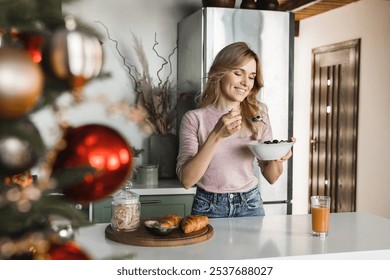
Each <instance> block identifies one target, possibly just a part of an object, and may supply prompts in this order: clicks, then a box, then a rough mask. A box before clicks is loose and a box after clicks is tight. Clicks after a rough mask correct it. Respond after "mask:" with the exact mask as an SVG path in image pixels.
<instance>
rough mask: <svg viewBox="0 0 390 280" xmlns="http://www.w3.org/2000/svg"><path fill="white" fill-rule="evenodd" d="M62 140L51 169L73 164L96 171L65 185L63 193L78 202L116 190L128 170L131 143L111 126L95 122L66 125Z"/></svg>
mask: <svg viewBox="0 0 390 280" xmlns="http://www.w3.org/2000/svg"><path fill="white" fill-rule="evenodd" d="M64 140H65V141H66V147H65V148H64V149H63V150H61V151H60V152H59V153H58V155H57V158H56V160H55V163H54V165H53V171H61V170H65V169H69V168H77V167H92V168H94V169H95V170H96V171H97V172H96V173H93V174H91V173H89V174H87V175H85V176H84V179H83V181H82V182H80V183H76V184H75V185H72V186H70V187H68V188H66V190H65V191H64V194H65V195H66V196H67V197H69V198H71V199H73V200H75V201H77V202H80V203H85V202H90V201H96V200H99V199H101V198H104V197H106V196H108V195H110V194H111V193H113V192H114V191H115V190H117V189H118V188H119V187H120V186H121V185H122V183H123V182H124V181H125V180H126V179H127V178H128V177H129V175H130V174H131V171H132V150H131V147H130V146H129V144H128V143H127V142H126V141H125V140H124V138H123V137H122V136H121V135H120V134H119V133H118V132H117V131H115V130H114V129H112V128H109V127H107V126H104V125H99V124H89V125H84V126H80V127H77V128H70V129H69V130H68V131H67V132H66V134H65V137H64Z"/></svg>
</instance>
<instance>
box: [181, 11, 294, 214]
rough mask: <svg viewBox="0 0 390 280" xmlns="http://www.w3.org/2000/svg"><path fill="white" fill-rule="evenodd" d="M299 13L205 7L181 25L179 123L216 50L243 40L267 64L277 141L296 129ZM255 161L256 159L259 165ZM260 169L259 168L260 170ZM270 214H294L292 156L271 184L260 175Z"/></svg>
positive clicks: (267, 94) (266, 94) (266, 95)
mask: <svg viewBox="0 0 390 280" xmlns="http://www.w3.org/2000/svg"><path fill="white" fill-rule="evenodd" d="M293 40H294V17H293V15H292V14H291V13H289V12H278V11H262V10H246V9H230V8H202V9H200V10H198V11H197V12H195V13H193V14H192V15H190V16H188V17H186V18H185V19H183V20H182V21H180V22H179V24H178V69H177V73H178V74H177V75H178V85H177V86H178V93H179V94H180V97H181V98H180V99H179V103H178V123H180V120H181V116H182V115H183V114H184V113H185V112H186V111H187V110H188V109H191V107H192V106H195V105H194V102H193V97H194V95H195V94H196V93H197V92H199V91H202V90H203V85H204V83H205V81H206V80H205V79H206V77H207V73H208V70H209V68H210V66H211V64H212V62H213V60H214V57H215V56H216V54H217V53H218V52H219V51H220V50H221V49H222V48H223V47H224V46H226V45H228V44H230V43H233V42H237V41H244V42H247V43H248V44H249V45H250V46H251V48H252V49H253V50H255V51H256V52H257V54H258V55H259V58H260V60H261V63H262V69H263V79H264V88H263V89H262V92H261V94H260V98H261V101H262V102H264V103H266V104H267V105H268V108H269V115H270V120H271V125H272V130H273V136H274V139H279V140H281V139H288V137H289V136H292V131H293V127H292V124H293V122H292V121H293V119H292V118H293V54H294V50H293V46H294V45H293ZM254 164H256V163H254ZM255 170H258V168H255ZM258 176H259V181H260V190H261V194H262V197H263V200H264V203H265V211H266V215H275V214H291V210H292V160H289V161H288V162H287V163H284V172H283V175H282V176H281V177H280V178H279V180H278V181H277V182H276V183H275V184H274V185H270V184H269V183H268V182H267V181H266V180H265V179H264V178H263V177H262V175H260V174H259V172H258Z"/></svg>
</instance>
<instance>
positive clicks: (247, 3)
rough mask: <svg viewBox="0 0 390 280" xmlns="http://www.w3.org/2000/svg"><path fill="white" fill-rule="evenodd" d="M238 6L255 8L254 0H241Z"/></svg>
mask: <svg viewBox="0 0 390 280" xmlns="http://www.w3.org/2000/svg"><path fill="white" fill-rule="evenodd" d="M240 8H241V9H256V8H257V3H256V0H242V1H241V6H240Z"/></svg>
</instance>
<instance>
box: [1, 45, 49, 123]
mask: <svg viewBox="0 0 390 280" xmlns="http://www.w3.org/2000/svg"><path fill="white" fill-rule="evenodd" d="M43 83H44V76H43V73H42V70H41V68H40V66H39V65H37V64H35V63H34V62H33V61H32V59H31V57H30V56H29V55H28V54H27V53H26V52H25V51H24V50H20V49H16V48H11V47H1V48H0V119H13V118H19V117H22V116H24V115H26V114H27V113H28V112H30V111H31V110H32V109H33V108H34V106H35V105H36V104H37V102H38V100H39V98H40V96H41V95H42V90H43Z"/></svg>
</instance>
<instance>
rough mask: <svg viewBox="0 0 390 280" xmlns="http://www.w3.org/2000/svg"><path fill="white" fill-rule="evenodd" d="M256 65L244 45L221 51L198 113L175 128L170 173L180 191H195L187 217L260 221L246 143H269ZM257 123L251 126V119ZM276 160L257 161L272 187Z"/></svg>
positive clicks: (278, 163)
mask: <svg viewBox="0 0 390 280" xmlns="http://www.w3.org/2000/svg"><path fill="white" fill-rule="evenodd" d="M262 87H263V81H262V75H261V65H260V62H259V59H258V57H257V55H256V53H255V52H253V51H252V50H251V49H250V48H249V47H248V45H247V44H246V43H243V42H237V43H233V44H230V45H228V46H226V47H225V48H223V49H222V50H221V51H220V52H219V53H218V55H217V56H216V57H215V60H214V62H213V64H212V66H211V68H210V71H209V75H208V80H207V84H206V87H205V90H204V92H203V94H202V97H201V100H200V105H199V108H197V109H195V110H191V111H188V112H187V113H186V114H185V115H184V116H183V118H182V122H181V127H180V148H179V155H178V158H177V159H178V161H177V166H176V172H177V175H178V177H179V180H180V182H181V183H182V185H183V186H184V187H185V188H187V189H188V188H191V187H193V186H194V185H196V186H197V191H196V195H195V197H194V202H193V205H192V214H194V215H205V216H209V217H211V218H217V217H242V216H263V215H265V213H264V209H263V201H262V199H261V195H260V191H259V188H258V178H257V177H256V176H255V174H254V170H253V161H254V155H253V154H252V153H251V151H250V150H249V148H248V147H247V145H248V144H250V143H256V142H257V141H259V142H264V141H266V140H272V130H271V126H270V122H269V118H268V114H267V110H266V107H265V105H264V104H261V103H260V102H259V101H258V98H257V95H258V93H259V91H260V89H261V88H262ZM257 116H259V117H258V118H257V119H261V121H259V122H256V121H253V120H252V119H253V118H256V117H257ZM291 154H292V153H291V151H289V152H288V154H287V155H285V156H284V157H283V158H281V159H280V160H272V161H258V163H259V167H260V170H261V172H262V174H263V176H264V177H265V178H266V180H267V181H268V182H270V183H271V184H273V183H274V182H275V181H276V180H277V179H278V178H279V176H280V175H281V174H282V172H283V165H282V164H283V162H284V161H286V160H287V159H289V158H290V157H291Z"/></svg>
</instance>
